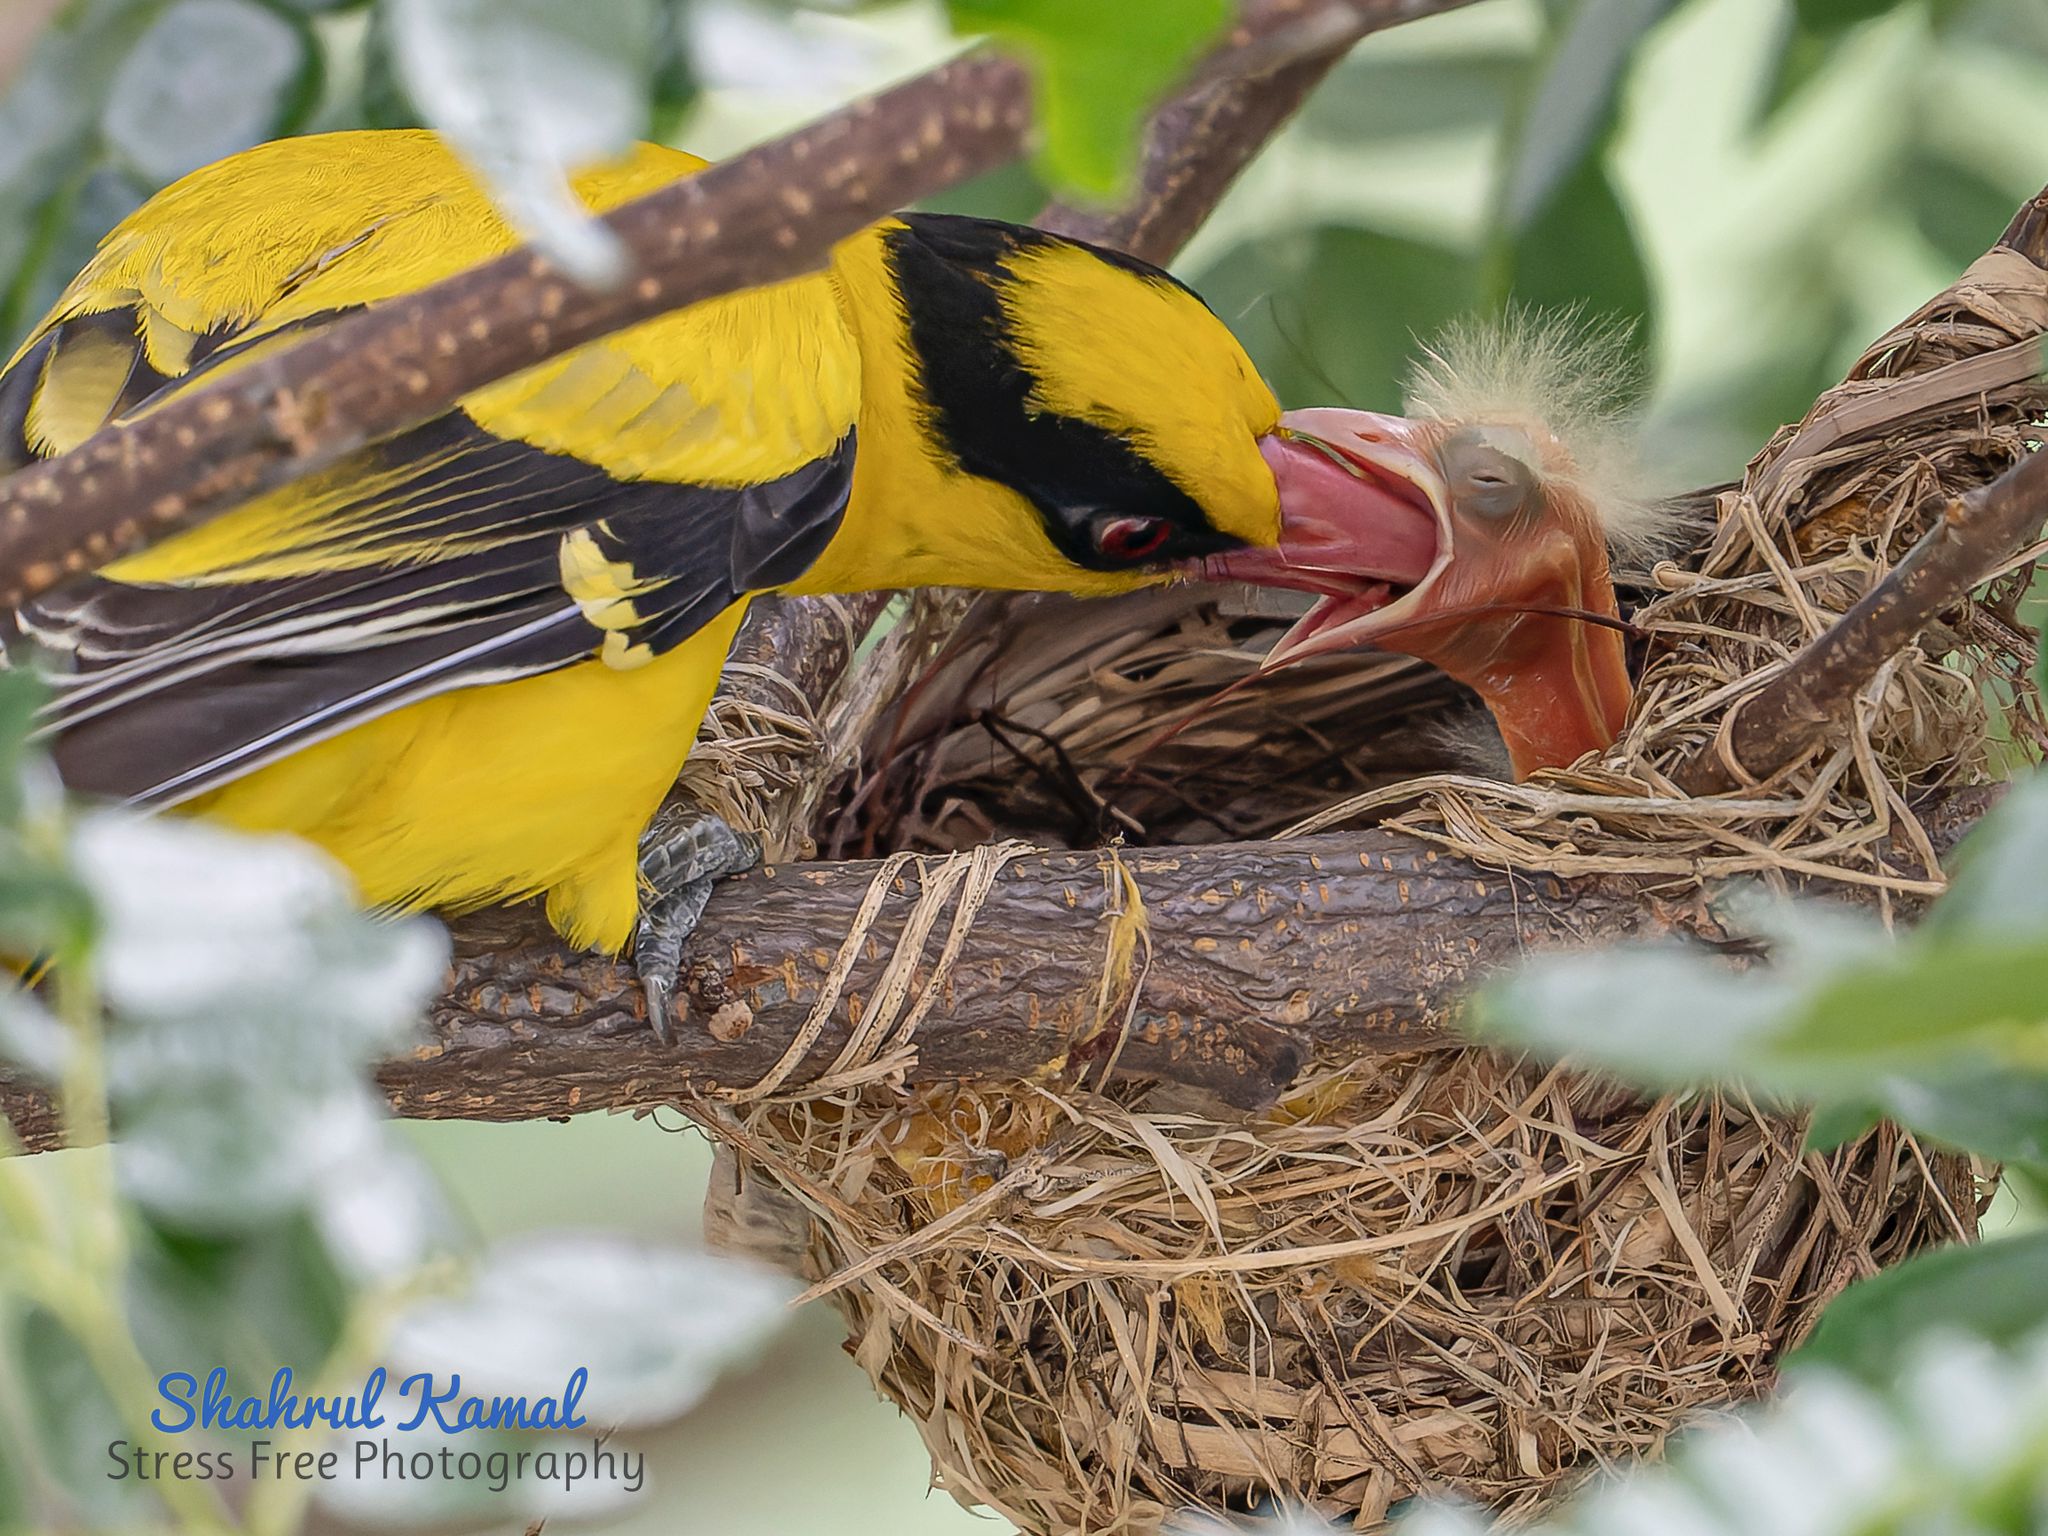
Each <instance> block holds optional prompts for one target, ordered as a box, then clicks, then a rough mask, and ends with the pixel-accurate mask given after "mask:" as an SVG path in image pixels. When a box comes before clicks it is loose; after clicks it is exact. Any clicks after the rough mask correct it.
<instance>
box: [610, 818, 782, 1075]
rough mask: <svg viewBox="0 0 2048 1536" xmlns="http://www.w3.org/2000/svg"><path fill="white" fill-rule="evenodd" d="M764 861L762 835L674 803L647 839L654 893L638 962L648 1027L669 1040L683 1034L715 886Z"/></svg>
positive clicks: (646, 863)
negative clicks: (678, 1030)
mask: <svg viewBox="0 0 2048 1536" xmlns="http://www.w3.org/2000/svg"><path fill="white" fill-rule="evenodd" d="M760 862H761V841H760V839H759V838H757V837H755V836H754V835H753V834H752V833H751V832H743V831H740V830H738V829H736V828H734V827H733V826H731V825H730V824H729V823H727V822H726V821H725V820H724V819H723V818H722V817H719V816H715V815H713V814H711V813H710V812H709V811H697V810H691V809H689V808H687V807H682V806H673V807H670V808H669V809H667V810H665V811H663V812H662V814H661V815H659V816H657V817H656V818H655V819H654V823H653V825H651V826H650V827H649V828H648V829H647V832H646V834H645V835H644V836H643V837H642V838H641V839H640V877H641V880H642V882H643V883H644V884H645V885H646V887H647V893H646V895H645V898H644V899H643V901H642V904H641V911H640V925H639V927H638V928H637V929H636V930H635V931H634V937H633V965H634V968H635V969H636V970H637V971H638V972H639V973H640V990H641V993H642V995H643V996H644V997H645V998H646V1000H647V1022H648V1025H649V1026H650V1027H651V1028H652V1029H653V1030H654V1034H655V1038H656V1039H658V1040H659V1041H661V1043H662V1044H663V1045H668V1044H672V1043H673V1041H674V1038H675V1024H676V1014H677V1012H678V1011H679V1010H678V1009H677V1008H676V1007H675V1006H674V999H675V996H676V993H677V991H678V989H679V985H680V980H681V977H680V972H681V970H682V963H683V944H684V942H685V941H686V940H687V939H688V938H689V936H690V934H691V933H692V932H693V931H694V930H695V929H696V927H697V923H698V921H699V920H700V919H701V918H702V917H703V916H704V908H705V905H706V904H707V903H708V902H709V901H710V900H711V892H712V889H713V887H714V886H715V885H716V884H717V882H718V881H720V880H722V879H724V878H725V877H726V876H727V875H736V874H740V873H743V872H744V871H746V870H749V869H752V868H753V867H754V866H755V865H756V864H758V863H760ZM686 1009H687V1005H685V1007H684V1010H682V1011H686Z"/></svg>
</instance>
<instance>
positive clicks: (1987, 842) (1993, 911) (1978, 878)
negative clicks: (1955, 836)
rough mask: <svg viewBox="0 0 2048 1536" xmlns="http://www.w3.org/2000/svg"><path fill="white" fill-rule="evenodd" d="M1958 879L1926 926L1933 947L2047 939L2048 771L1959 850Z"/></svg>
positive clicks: (2024, 784) (2022, 786)
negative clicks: (2043, 873) (1935, 943)
mask: <svg viewBox="0 0 2048 1536" xmlns="http://www.w3.org/2000/svg"><path fill="white" fill-rule="evenodd" d="M1953 864H1954V878H1953V882H1952V883H1951V885H1950V887H1949V890H1948V893H1947V894H1946V895H1944V896H1943V897H1942V898H1941V900H1940V901H1938V902H1937V903H1935V906H1934V910H1933V912H1931V913H1930V914H1929V915H1928V917H1927V920H1926V921H1925V922H1924V923H1923V924H1922V925H1921V933H1922V934H1923V935H1924V936H1925V938H1926V939H1927V940H1928V941H1939V942H1966V941H1969V940H1976V941H1979V942H1984V941H1994V942H1995V941H2000V940H2010V941H2015V942H2018V943H2021V944H2025V943H2027V942H2029V941H2031V940H2035V939H2038V938H2041V937H2043V936H2048V880H2044V879H2042V871H2043V870H2044V869H2048V771H2044V770H2041V769H2036V770H2035V771H2034V772H2033V773H2031V774H2029V775H2028V776H2027V777H2025V778H2024V779H2021V780H2018V781H2017V782H2015V783H2014V784H2013V785H2012V787H2011V788H2009V789H2008V790H2007V791H2006V793H2005V797H2004V798H2003V799H2002V800H2001V801H2000V802H1999V803H1998V805H1997V806H1995V807H1994V808H1993V809H1992V811H1991V812H1990V814H1989V815H1987V816H1985V817H1984V819H1983V820H1982V821H1980V822H1979V823H1978V824H1977V825H1976V826H1975V827H1973V828H1972V829H1971V831H1970V835H1969V836H1968V837H1966V838H1964V839H1963V842H1962V845H1961V846H1960V847H1959V848H1958V849H1957V850H1956V854H1955V858H1954V860H1953Z"/></svg>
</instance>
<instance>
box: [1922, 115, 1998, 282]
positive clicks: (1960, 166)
mask: <svg viewBox="0 0 2048 1536" xmlns="http://www.w3.org/2000/svg"><path fill="white" fill-rule="evenodd" d="M1896 174H1897V177H1898V180H1897V182H1896V187H1897V193H1898V196H1899V197H1901V198H1902V199H1903V200H1904V202H1905V204H1906V207H1907V208H1908V210H1909V211H1910V212H1911V214H1912V216H1913V222H1914V224H1915V225H1916V226H1917V227H1918V228H1919V230H1920V234H1921V236H1922V237H1923V238H1924V239H1925V240H1926V241H1927V243H1928V244H1929V245H1931V246H1932V247H1933V248H1934V249H1935V250H1937V251H1939V252H1940V253H1941V254H1942V256H1943V258H1944V259H1945V260H1947V261H1948V262H1949V263H1950V264H1951V265H1953V266H1954V268H1955V269H1956V270H1957V271H1958V272H1960V271H1961V270H1962V269H1963V268H1965V267H1967V266H1969V264H1970V263H1971V262H1973V261H1975V260H1976V259H1977V258H1978V257H1979V256H1982V255H1983V254H1984V253H1985V252H1986V251H1987V250H1989V249H1990V248H1991V244H1992V242H1993V241H1995V240H1996V239H1997V238H1998V237H1999V235H2000V234H2001V233H2002V232H2003V231H2004V229H2005V226H2006V223H2007V221H2008V220H2010V219H2011V218H2012V210H2013V204H2014V203H2015V202H2016V201H2017V199H2015V198H2014V197H2013V195H2012V194H2011V193H2010V192H2008V191H2007V190H2005V189H2004V188H2003V187H2000V186H1998V185H1996V184H1995V183H1993V182H1992V181H1991V180H1989V179H1988V178H1987V177H1986V176H1985V175H1984V174H1983V172H1982V170H1981V169H1980V168H1979V167H1977V166H1975V165H1973V164H1971V163H1970V162H1969V161H1968V160H1967V159H1965V158H1964V157H1962V156H1960V155H1945V154H1937V153H1936V152H1934V151H1933V150H1931V149H1928V148H1926V147H1924V146H1921V147H1916V148H1915V149H1914V150H1913V151H1912V152H1910V153H1909V154H1908V156H1907V158H1906V161H1905V163H1904V164H1903V165H1902V166H1900V167H1899V168H1898V171H1897V173H1896Z"/></svg>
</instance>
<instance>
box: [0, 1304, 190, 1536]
mask: <svg viewBox="0 0 2048 1536" xmlns="http://www.w3.org/2000/svg"><path fill="white" fill-rule="evenodd" d="M6 1325H7V1326H8V1327H9V1328H10V1330H11V1332H12V1340H11V1342H12V1346H13V1355H14V1359H13V1360H11V1361H4V1362H0V1369H5V1368H6V1367H8V1366H13V1367H14V1368H15V1371H14V1374H15V1375H16V1377H17V1379H18V1382H19V1384H20V1385H21V1386H22V1387H24V1388H26V1389H27V1391H28V1393H29V1402H28V1405H27V1406H28V1412H29V1415H30V1417H31V1419H32V1421H33V1423H32V1426H31V1433H32V1435H33V1440H34V1444H33V1446H32V1447H31V1448H30V1449H31V1453H32V1454H33V1455H34V1456H35V1458H36V1461H37V1464H38V1465H39V1466H40V1467H41V1468H42V1469H43V1470H44V1471H45V1472H46V1473H48V1474H49V1475H50V1477H51V1478H52V1480H53V1481H54V1482H55V1483H56V1485H57V1486H58V1487H59V1488H61V1489H62V1490H63V1492H64V1493H65V1494H66V1495H67V1496H68V1498H69V1500H70V1504H71V1508H72V1510H73V1511H74V1512H75V1514H76V1516H77V1517H78V1519H77V1523H76V1524H75V1525H72V1524H71V1522H69V1521H67V1522H65V1525H64V1526H63V1527H53V1528H59V1529H61V1528H66V1527H68V1528H71V1529H77V1530H86V1531H115V1530H128V1529H136V1530H140V1529H144V1528H146V1527H149V1526H155V1525H156V1524H157V1523H158V1520H159V1518H160V1516H161V1514H162V1506H161V1505H159V1504H158V1502H157V1499H156V1495H155V1493H154V1492H153V1491H152V1487H151V1485H150V1484H148V1483H144V1482H141V1481H139V1480H138V1479H137V1478H135V1477H134V1476H133V1475H130V1476H128V1477H126V1478H120V1479H117V1478H113V1477H110V1476H109V1475H108V1474H109V1472H110V1471H111V1469H112V1465H113V1464H112V1462H111V1461H110V1460H109V1458H108V1454H107V1448H108V1446H109V1445H111V1444H112V1443H113V1442H115V1441H117V1440H126V1439H128V1437H129V1430H128V1427H127V1425H126V1423H125V1421H124V1420H123V1419H122V1417H121V1415H120V1412H119V1410H118V1409H116V1408H115V1406H114V1403H113V1400H112V1399H111V1398H110V1397H109V1396H108V1394H107V1389H106V1386H105V1384H104V1383H103V1382H102V1381H101V1380H100V1377H99V1374H98V1373H97V1372H96V1371H95V1370H94V1369H93V1366H92V1363H91V1361H90V1359H89V1358H88V1357H87V1354H86V1352H85V1349H84V1347H83V1346H82V1345H81V1344H80V1342H79V1341H78V1339H77V1338H76V1337H74V1336H73V1335H72V1333H71V1332H70V1331H69V1330H68V1329H67V1328H65V1327H64V1325H63V1324H62V1323H60V1322H59V1321H58V1320H57V1319H56V1318H54V1317H52V1316H50V1315H49V1314H48V1313H46V1312H43V1311H41V1310H40V1309H22V1310H21V1311H19V1312H10V1314H9V1316H8V1317H7V1322H6ZM0 1347H4V1346H0ZM132 1446H133V1442H132V1441H130V1447H131V1449H132Z"/></svg>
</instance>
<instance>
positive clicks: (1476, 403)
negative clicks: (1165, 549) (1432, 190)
mask: <svg viewBox="0 0 2048 1536" xmlns="http://www.w3.org/2000/svg"><path fill="white" fill-rule="evenodd" d="M1623 340H1625V337H1624V335H1623V334H1622V333H1620V332H1617V331H1615V330H1613V329H1611V328H1610V329H1598V328H1595V329H1585V328H1581V327H1578V326H1576V325H1575V324H1574V323H1573V321H1572V320H1571V319H1570V318H1569V317H1563V318H1559V317H1546V316H1541V315H1533V314H1528V313H1518V314H1513V315H1510V316H1509V317H1508V318H1507V319H1506V320H1505V321H1503V322H1501V323H1499V324H1495V325H1484V326H1482V325H1476V324H1475V325H1468V326H1464V327H1460V328H1457V329H1454V330H1452V331H1451V332H1450V333H1448V334H1447V335H1445V336H1444V337H1442V338H1440V339H1439V340H1438V341H1437V342H1436V343H1435V344H1434V345H1433V346H1432V347H1431V348H1430V349H1429V350H1428V351H1427V353H1426V354H1425V356H1424V359H1423V361H1422V363H1421V364H1420V365H1419V366H1418V367H1417V369H1416V370H1415V373H1414V375H1413V376H1412V378H1411V380H1410V385H1409V389H1408V401H1407V408H1408V412H1409V414H1408V415H1407V416H1405V417H1402V416H1384V415H1380V414H1378V413H1376V412H1371V411H1353V410H1334V409H1325V410H1302V411H1290V412H1288V413H1287V414H1286V415H1285V416H1283V417H1282V418H1281V423H1280V430H1279V431H1278V432H1277V433H1275V434H1274V436H1273V437H1272V438H1270V439H1268V440H1267V443H1266V444H1265V453H1266V458H1267V462H1268V463H1270V464H1271V465H1272V466H1273V471H1274V475H1275V477H1276V478H1277V479H1278V481H1279V483H1280V485H1281V488H1282V495H1283V496H1284V497H1285V498H1286V499H1287V501H1288V504H1289V505H1290V506H1291V507H1294V508H1296V509H1297V516H1298V517H1300V518H1302V520H1303V523H1304V525H1305V523H1306V520H1307V509H1311V508H1323V509H1327V510H1328V517H1327V524H1326V526H1327V535H1326V537H1325V538H1324V539H1323V541H1322V548H1321V549H1320V550H1319V551H1318V552H1317V553H1316V554H1315V555H1313V556H1311V557H1310V558H1306V559H1305V558H1303V553H1302V549H1303V543H1304V540H1302V539H1300V538H1297V539H1296V540H1294V541H1293V542H1291V543H1290V544H1288V545H1287V546H1285V547H1282V548H1277V549H1238V550H1229V551H1226V552H1224V553H1222V554H1218V555H1213V556H1211V557H1209V558H1208V559H1206V560H1204V561H1202V562H1200V571H1201V574H1203V575H1204V576H1206V577H1208V578H1209V579H1211V580H1216V579H1237V580H1245V581H1255V582H1259V583H1262V584H1264V585H1268V586H1294V587H1298V588H1301V589H1303V590H1307V591H1311V592H1315V593H1318V594H1319V595H1320V596H1321V598H1322V601H1320V602H1318V603H1317V604H1316V606H1315V607H1314V608H1313V609H1311V610H1310V611H1309V613H1308V615H1307V616H1306V617H1305V618H1303V619H1302V621H1301V622H1300V623H1299V624H1297V625H1296V626H1295V627H1294V628H1293V629H1292V630H1290V631H1289V632H1288V634H1287V635H1286V636H1285V638H1283V639H1282V640H1281V642H1280V643H1279V645H1278V646H1276V647H1275V648H1274V650H1273V653H1272V655H1271V656H1269V657H1268V658H1267V661H1266V669H1267V670H1269V671H1270V670H1272V669H1275V668H1278V667H1283V666H1286V665H1287V664H1289V663H1290V662H1293V661H1296V660H1299V659H1301V658H1303V657H1307V656H1317V655H1324V654H1327V653H1329V652H1332V651H1338V650H1348V649H1351V648H1353V647H1356V646H1361V645H1378V646H1381V647H1384V648H1385V649H1388V650H1395V651H1403V652H1406V653H1407V654H1409V655H1412V656H1419V657H1421V658H1422V659H1423V660H1425V661H1428V662H1431V663H1433V664H1434V665H1436V666H1438V667H1441V668H1442V669H1443V670H1444V671H1445V672H1447V673H1449V674H1450V675H1451V676H1452V677H1455V678H1457V679H1458V680H1459V681H1460V682H1462V683H1465V684H1467V685H1468V686H1470V687H1471V688H1473V689H1474V690H1475V691H1477V692H1478V694H1479V696H1480V697H1481V698H1482V699H1483V700H1485V702H1486V705H1487V707H1488V708H1489V709H1490V710H1491V711H1492V712H1493V716H1494V719H1495V721H1496V723H1497V724H1498V725H1499V727H1500V731H1501V736H1502V738H1503V739H1504V740H1505V742H1506V744H1507V749H1508V754H1509V757H1510V759H1511V760H1512V763H1513V767H1514V771H1515V775H1516V777H1518V778H1526V777H1527V776H1528V775H1529V774H1531V773H1533V772H1534V771H1535V770H1536V769H1538V768H1543V767H1558V766H1562V765H1564V764H1567V763H1570V762H1573V761H1575V760H1576V759H1577V758H1579V757H1581V756H1583V755H1584V754H1585V753H1587V752H1591V751H1598V750H1599V749H1601V748H1603V747H1606V746H1608V745H1609V744H1611V743H1612V742H1613V740H1614V738H1615V737H1616V736H1617V735H1618V734H1619V733H1620V731H1621V727H1622V724H1623V722H1624V720H1625V719H1626V717H1627V714H1628V706H1629V697H1630V688H1629V678H1628V669H1627V663H1626V656H1625V652H1624V648H1623V645H1622V631H1621V625H1620V618H1619V613H1618V610H1617V608H1616V605H1615V598H1614V584H1613V581H1612V579H1611V577H1610V575H1609V570H1608V558H1609V552H1610V550H1612V551H1614V552H1616V553H1629V554H1640V553H1641V552H1643V551H1644V550H1646V549H1648V548H1650V547H1651V546H1653V545H1654V544H1655V543H1656V542H1657V541H1658V538H1659V535H1660V531H1661V528H1662V526H1663V522H1664V518H1663V515H1662V514H1661V512H1660V511H1659V509H1658V508H1657V507H1656V506H1655V505H1654V503H1652V502H1650V501H1648V500H1646V499H1645V498H1643V497H1642V496H1641V495H1640V494H1638V493H1636V492H1635V491H1633V490H1632V489H1631V483H1632V480H1633V478H1634V474H1633V468H1632V464H1631V459H1630V455H1629V452H1628V440H1629V434H1628V428H1627V423H1626V419H1625V417H1624V415H1623V414H1622V412H1621V410H1620V408H1619V394H1620V390H1621V386H1620V385H1618V383H1617V381H1621V384H1625V381H1626V380H1627V377H1628V371H1627V369H1626V368H1625V367H1624V366H1623V361H1624V360H1623V354H1622V346H1621V344H1622V342H1623ZM1361 523H1364V524H1365V525H1366V526H1367V528H1368V529H1369V532H1368V535H1367V536H1366V537H1365V538H1364V539H1363V540H1362V539H1361V537H1360V534H1359V528H1360V526H1361Z"/></svg>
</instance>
